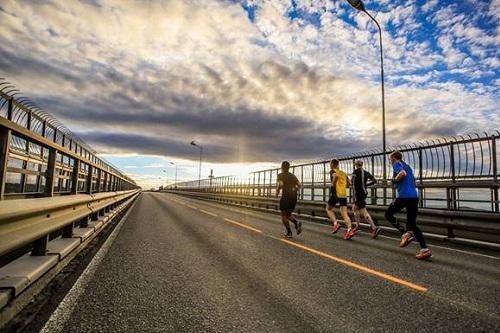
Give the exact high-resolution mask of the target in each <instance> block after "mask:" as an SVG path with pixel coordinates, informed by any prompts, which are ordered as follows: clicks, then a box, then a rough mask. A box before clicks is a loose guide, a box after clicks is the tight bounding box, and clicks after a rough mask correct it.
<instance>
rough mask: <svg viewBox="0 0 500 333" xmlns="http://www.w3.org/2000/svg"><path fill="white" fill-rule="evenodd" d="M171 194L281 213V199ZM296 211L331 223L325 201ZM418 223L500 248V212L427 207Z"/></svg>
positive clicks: (380, 210)
mask: <svg viewBox="0 0 500 333" xmlns="http://www.w3.org/2000/svg"><path fill="white" fill-rule="evenodd" d="M168 192H170V193H176V194H180V195H184V196H188V197H193V198H197V199H203V200H210V201H217V202H221V203H225V204H233V205H239V206H247V207H252V208H256V209H264V210H271V211H276V212H278V208H279V198H276V197H255V196H245V195H236V194H221V193H203V192H190V191H182V190H181V191H179V190H168ZM367 208H368V210H369V211H370V214H371V216H372V218H373V219H374V220H376V221H377V222H379V224H380V225H382V226H386V227H387V228H386V229H387V230H389V231H394V232H395V229H393V228H392V227H391V226H390V224H389V222H387V221H386V220H385V217H384V213H385V210H386V207H382V206H372V205H368V206H367ZM295 211H296V213H297V214H299V215H302V216H303V217H308V218H311V219H315V218H316V219H318V218H319V219H320V220H321V221H322V222H323V223H326V222H327V216H326V213H325V204H324V203H322V202H318V201H311V200H299V201H298V202H297V207H296V210H295ZM337 213H338V212H337ZM397 217H398V219H399V220H401V221H406V215H405V214H401V213H400V214H398V215H397ZM418 223H419V226H420V227H421V228H422V230H423V231H424V232H427V233H430V234H431V235H432V236H433V237H434V238H437V239H440V240H445V241H450V242H456V243H463V244H468V245H473V246H479V247H485V248H490V249H495V250H499V249H500V223H498V214H496V213H491V212H477V211H451V210H437V209H426V208H423V209H420V210H419V217H418Z"/></svg>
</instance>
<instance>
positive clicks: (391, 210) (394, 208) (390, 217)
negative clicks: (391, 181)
mask: <svg viewBox="0 0 500 333" xmlns="http://www.w3.org/2000/svg"><path fill="white" fill-rule="evenodd" d="M403 208H404V203H403V202H402V200H401V199H399V198H397V199H396V201H393V202H392V203H391V204H390V205H389V207H388V208H387V210H386V212H385V218H386V219H387V221H389V222H390V223H391V224H392V226H393V227H394V228H396V229H398V230H399V232H400V233H401V235H403V234H404V233H405V232H406V230H405V228H403V227H402V226H401V224H399V222H398V220H397V219H396V217H394V214H396V213H397V212H399V211H400V210H401V209H403Z"/></svg>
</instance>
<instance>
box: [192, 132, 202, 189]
mask: <svg viewBox="0 0 500 333" xmlns="http://www.w3.org/2000/svg"><path fill="white" fill-rule="evenodd" d="M191 146H196V147H198V148H200V166H199V168H198V188H200V186H201V157H202V155H203V147H202V146H200V145H199V144H197V143H196V142H194V141H191Z"/></svg>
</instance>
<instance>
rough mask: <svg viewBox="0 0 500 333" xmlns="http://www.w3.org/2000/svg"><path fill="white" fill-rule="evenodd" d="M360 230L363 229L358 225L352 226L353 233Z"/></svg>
mask: <svg viewBox="0 0 500 333" xmlns="http://www.w3.org/2000/svg"><path fill="white" fill-rule="evenodd" d="M360 230H361V229H360V228H359V227H358V226H356V227H354V228H352V233H353V234H356V233H357V232H358V231H360Z"/></svg>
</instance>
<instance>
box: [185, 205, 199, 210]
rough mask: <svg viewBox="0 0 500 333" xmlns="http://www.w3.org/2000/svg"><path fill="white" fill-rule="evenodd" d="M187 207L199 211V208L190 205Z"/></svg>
mask: <svg viewBox="0 0 500 333" xmlns="http://www.w3.org/2000/svg"><path fill="white" fill-rule="evenodd" d="M186 206H187V207H189V208H193V209H198V207H195V206H191V205H188V204H186Z"/></svg>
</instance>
